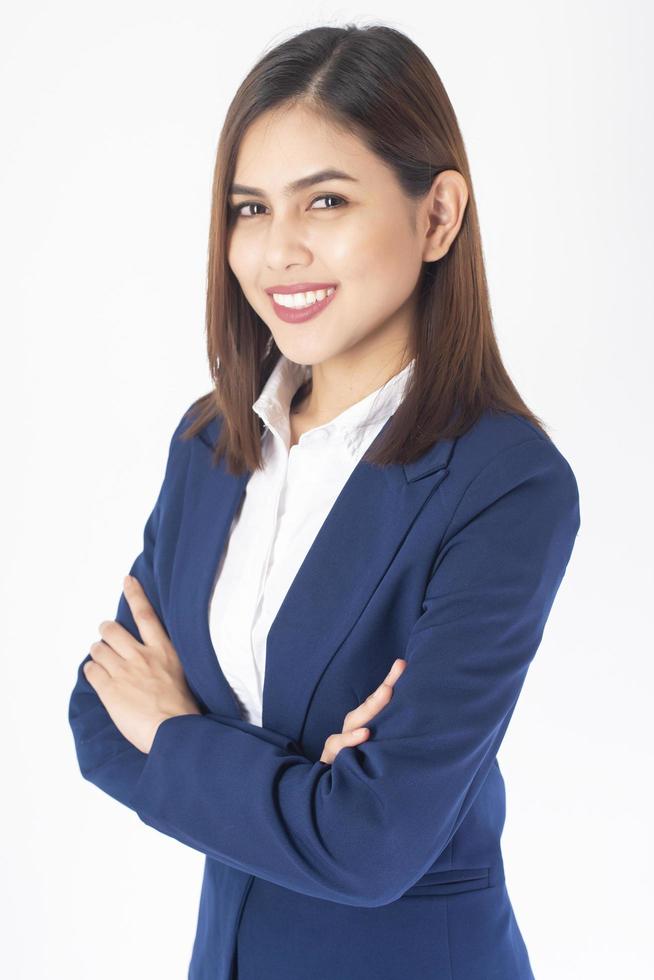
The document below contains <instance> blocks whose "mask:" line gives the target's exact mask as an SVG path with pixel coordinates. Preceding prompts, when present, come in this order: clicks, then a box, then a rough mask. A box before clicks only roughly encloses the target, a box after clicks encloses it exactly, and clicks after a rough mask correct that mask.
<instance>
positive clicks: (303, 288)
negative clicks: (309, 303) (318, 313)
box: [266, 282, 338, 296]
mask: <svg viewBox="0 0 654 980" xmlns="http://www.w3.org/2000/svg"><path fill="white" fill-rule="evenodd" d="M337 285H338V284H337V283H335V282H294V283H293V285H292V286H268V288H267V289H266V292H267V293H268V295H269V296H272V294H273V293H310V292H311V293H315V292H316V290H317V289H331V287H332V286H334V287H336V286H337Z"/></svg>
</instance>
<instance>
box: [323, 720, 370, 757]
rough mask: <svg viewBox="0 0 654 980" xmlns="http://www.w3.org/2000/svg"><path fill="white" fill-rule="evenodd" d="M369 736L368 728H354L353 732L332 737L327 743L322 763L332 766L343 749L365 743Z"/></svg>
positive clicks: (340, 733)
mask: <svg viewBox="0 0 654 980" xmlns="http://www.w3.org/2000/svg"><path fill="white" fill-rule="evenodd" d="M369 734H370V732H369V731H368V729H367V728H354V729H353V730H352V731H348V732H339V733H335V734H334V735H330V736H329V738H328V739H327V740H326V742H325V746H324V748H323V750H322V755H321V756H320V761H321V762H327V763H329V764H331V763H332V762H333V761H334V759H335V758H336V756H337V755H338V753H339V752H340V751H341V749H344V748H346V747H347V746H351V745H358V744H359V742H363V741H365V739H366V738H367V737H368V735H369Z"/></svg>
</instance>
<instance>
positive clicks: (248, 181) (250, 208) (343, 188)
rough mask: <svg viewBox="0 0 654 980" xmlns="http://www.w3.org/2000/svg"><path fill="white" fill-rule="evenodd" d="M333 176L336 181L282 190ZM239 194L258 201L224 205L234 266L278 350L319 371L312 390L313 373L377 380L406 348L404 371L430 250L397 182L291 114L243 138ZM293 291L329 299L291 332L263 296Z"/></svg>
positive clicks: (363, 155) (363, 152)
mask: <svg viewBox="0 0 654 980" xmlns="http://www.w3.org/2000/svg"><path fill="white" fill-rule="evenodd" d="M328 169H329V170H332V169H333V170H336V169H337V170H338V171H340V172H341V173H342V174H343V176H340V177H329V178H323V179H321V180H318V181H316V182H312V183H311V184H310V185H309V184H307V185H306V186H303V187H298V188H295V189H289V185H290V184H292V183H293V182H294V181H297V180H298V179H300V178H304V177H307V176H309V175H314V174H316V173H318V172H320V171H326V170H328ZM234 183H235V185H245V186H247V187H249V188H256V189H257V190H256V191H255V192H252V193H250V192H239V193H232V194H231V195H230V199H229V200H230V205H231V207H232V218H231V224H230V234H229V248H228V261H229V265H230V268H231V269H232V272H233V273H234V275H235V276H236V278H237V280H238V281H239V283H240V286H241V288H242V290H243V293H244V294H245V297H246V299H247V300H248V302H249V303H250V305H251V306H252V307H253V308H254V310H255V311H256V312H257V313H258V314H259V316H260V317H261V319H262V320H263V321H264V323H266V324H267V326H268V327H269V328H270V331H271V333H272V335H273V337H274V339H275V343H276V344H277V346H278V347H279V348H280V350H281V351H282V352H283V353H284V354H285V355H286V356H287V357H288V358H289V359H290V360H292V361H295V362H297V363H299V364H311V365H314V380H315V377H316V370H315V367H316V366H322V369H323V371H324V370H325V368H327V367H328V366H329V370H331V367H334V368H338V369H339V370H341V371H342V370H344V371H345V372H346V373H347V374H351V373H352V372H354V371H356V370H358V369H359V368H360V367H361V365H362V364H364V363H365V364H368V365H371V364H372V365H375V364H376V365H377V368H378V370H380V371H383V370H384V365H392V364H397V362H398V359H401V358H402V357H403V351H404V348H405V346H406V345H409V350H408V355H407V356H406V357H405V358H404V360H402V364H404V363H406V361H407V360H408V359H409V356H412V353H411V346H410V345H411V337H412V327H413V318H414V316H415V310H414V302H415V289H416V286H417V284H418V281H419V277H420V273H421V268H422V262H423V260H424V258H425V255H426V246H428V245H429V239H426V238H425V232H424V227H423V226H422V223H421V222H419V221H418V222H417V221H416V216H417V214H418V212H417V211H416V204H415V202H413V201H411V200H410V199H409V198H408V197H407V196H406V195H405V194H404V192H403V191H402V189H401V187H400V185H399V184H398V182H397V179H396V177H395V175H394V174H393V172H392V171H391V170H389V169H388V168H387V167H386V165H385V164H384V163H383V162H382V161H381V160H380V159H379V158H378V157H377V156H376V155H375V154H373V153H372V152H371V151H370V150H369V149H368V148H367V147H366V146H365V145H364V144H363V143H362V142H361V141H360V140H359V139H358V138H356V137H354V136H352V135H349V134H344V133H342V132H340V131H339V130H337V129H336V128H334V127H333V126H332V125H331V124H329V123H327V122H326V121H325V120H324V119H323V118H322V117H320V116H318V115H316V114H315V113H312V112H310V111H308V110H307V109H305V108H298V107H294V108H292V109H288V108H286V109H283V110H275V111H272V112H269V113H266V114H265V115H263V116H260V117H259V118H258V119H257V120H255V122H254V123H253V124H252V125H251V126H250V127H249V129H248V130H247V132H246V134H245V136H244V138H243V140H242V141H241V145H240V148H239V153H238V157H237V161H236V168H235V174H234ZM298 284H300V285H301V286H302V289H303V291H304V290H305V289H310V288H311V285H312V284H314V287H315V286H317V285H320V284H323V285H324V284H327V285H328V286H329V285H333V286H334V287H335V292H334V294H333V296H332V298H331V299H327V302H319V303H318V304H317V307H316V310H315V311H314V312H313V315H311V316H309V317H306V316H305V314H301V313H298V311H297V310H296V311H295V312H294V314H293V316H294V317H295V318H296V319H295V322H288V319H287V318H285V317H284V311H283V310H278V309H277V308H276V306H275V304H274V302H273V297H272V296H270V295H269V294H268V293H267V292H266V290H267V289H269V288H270V287H273V286H296V285H298ZM304 284H307V285H306V286H305V285H304ZM305 298H307V297H305ZM308 298H310V297H308ZM287 317H288V314H287ZM398 369H399V366H398Z"/></svg>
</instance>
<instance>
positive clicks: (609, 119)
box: [0, 0, 654, 980]
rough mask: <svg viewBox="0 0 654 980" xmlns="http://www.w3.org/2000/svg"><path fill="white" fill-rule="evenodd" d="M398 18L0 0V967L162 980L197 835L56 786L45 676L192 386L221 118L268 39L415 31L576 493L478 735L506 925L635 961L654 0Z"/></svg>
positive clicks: (639, 908) (585, 951)
mask: <svg viewBox="0 0 654 980" xmlns="http://www.w3.org/2000/svg"><path fill="white" fill-rule="evenodd" d="M398 12H400V11H398V6H397V4H396V3H391V2H389V0H385V2H379V3H376V4H375V5H374V8H368V7H365V6H363V7H359V6H349V5H344V6H338V7H336V6H332V5H330V4H327V3H324V4H313V5H312V4H306V3H302V4H299V3H298V4H294V3H288V2H284V0H280V2H277V3H275V4H272V5H270V6H264V4H263V3H262V2H261V0H259V2H258V3H255V4H254V6H253V5H252V4H250V5H249V6H248V7H247V8H245V7H243V5H239V4H237V5H236V6H235V9H233V10H232V9H230V8H229V6H227V7H223V8H222V9H219V7H218V4H217V3H210V2H208V0H207V2H200V0H185V3H184V4H183V5H182V4H181V3H180V2H178V3H171V2H169V0H156V2H154V0H153V2H144V0H129V2H125V0H112V2H111V3H108V2H107V3H104V4H99V3H92V4H89V3H85V2H81V0H79V2H72V0H60V2H58V3H56V4H54V3H46V2H45V0H41V2H32V3H29V4H22V5H19V4H14V5H12V10H11V11H8V10H5V12H4V15H3V28H2V31H1V32H0V34H1V40H0V112H1V123H2V125H1V138H2V143H3V149H2V153H1V154H0V213H1V215H2V217H1V220H0V249H1V252H0V258H1V260H2V289H1V290H0V322H1V324H2V340H3V349H4V352H5V355H4V357H3V362H2V363H3V371H2V375H3V383H2V386H1V397H2V415H3V418H4V424H3V445H4V453H3V457H4V458H3V464H4V465H3V473H4V476H3V480H2V483H1V487H2V494H3V505H2V508H1V510H0V513H1V514H2V542H3V546H2V552H3V559H4V560H3V562H2V570H1V575H2V580H1V587H2V597H1V599H2V616H1V627H0V628H1V630H2V636H1V650H2V679H3V699H2V706H3V710H2V712H1V715H0V724H1V725H2V731H1V732H0V745H2V750H3V756H2V782H1V785H2V796H3V805H2V808H1V811H0V813H1V815H0V820H1V822H2V841H3V849H2V868H1V869H0V874H1V879H2V888H1V890H0V900H1V901H2V908H1V909H0V921H1V923H2V925H1V933H2V935H1V937H0V940H1V941H0V972H1V973H2V975H3V976H5V977H11V978H12V980H23V978H29V980H51V978H53V980H88V978H90V977H93V980H109V978H112V980H113V978H115V977H121V980H143V978H151V977H157V978H158V980H180V978H182V977H185V976H186V969H187V964H188V960H189V958H190V951H191V945H192V940H193V936H194V930H195V922H196V914H197V906H198V901H199V894H200V881H201V873H202V861H203V859H202V855H200V854H199V853H198V852H196V851H193V850H191V849H189V848H186V847H185V846H184V845H182V844H180V843H178V842H176V841H174V840H172V839H171V838H168V837H165V836H164V835H162V834H159V833H158V832H156V831H154V830H152V829H151V828H149V827H147V826H146V825H144V824H143V823H142V822H141V821H140V820H139V819H138V817H137V816H136V814H134V813H132V812H131V811H129V810H127V809H126V808H123V807H121V806H120V805H119V804H118V803H116V802H114V801H113V800H112V799H111V798H109V797H107V796H104V794H102V793H101V792H100V791H99V790H97V789H96V788H95V787H94V786H93V785H91V784H90V783H87V782H85V781H84V780H83V779H82V777H81V776H80V774H79V771H78V769H77V763H76V758H75V753H74V746H73V740H72V734H71V732H70V729H69V727H68V722H67V704H68V697H69V694H70V691H71V689H72V686H73V684H74V680H75V674H76V671H77V667H78V664H79V663H80V661H81V660H82V659H83V657H84V656H85V655H86V653H87V652H88V648H89V646H90V644H91V643H92V642H94V641H95V640H97V639H99V635H98V625H99V623H100V621H101V620H103V619H112V618H114V616H115V612H116V606H117V602H118V597H119V595H120V591H121V588H122V577H123V575H124V574H125V573H127V572H128V570H129V567H130V565H131V563H132V561H133V559H134V557H135V556H136V555H137V554H138V552H139V551H140V548H141V540H142V538H141V536H142V531H143V524H144V522H145V518H146V517H147V515H148V513H149V511H150V508H151V507H152V505H153V503H154V499H155V496H156V493H157V491H158V488H159V485H160V481H161V478H162V476H163V468H164V465H165V458H166V453H167V447H168V440H169V438H170V435H171V433H172V430H173V428H174V425H175V424H176V422H177V421H178V420H179V418H180V416H181V413H182V411H183V410H184V409H185V408H186V407H187V406H188V404H189V403H190V402H191V401H192V400H193V399H194V398H196V397H197V396H198V395H200V394H202V393H203V392H205V391H207V390H208V388H209V386H210V379H209V372H208V367H207V365H206V358H205V348H204V285H205V275H206V249H207V235H208V221H209V203H210V184H211V174H212V167H213V161H214V154H215V148H216V142H217V138H218V133H219V130H220V127H221V125H222V120H223V115H224V112H225V110H226V107H227V105H228V103H229V102H230V101H231V99H232V97H233V94H234V92H235V90H236V87H237V85H238V84H239V83H240V81H241V79H242V77H243V76H244V75H245V74H246V72H247V71H248V70H249V69H250V67H251V66H252V65H253V64H254V62H255V61H256V60H257V59H258V58H259V57H260V55H261V54H262V53H263V51H264V48H266V49H267V48H268V47H270V46H272V45H273V44H275V43H278V42H279V41H281V40H284V39H285V38H286V37H288V36H290V35H292V34H295V33H297V32H298V31H300V30H303V29H305V28H307V27H312V26H317V25H318V24H321V23H329V24H332V25H339V24H343V23H347V22H352V21H355V22H357V23H359V24H364V23H371V22H375V21H378V22H383V23H386V24H388V25H389V26H394V27H397V28H398V29H400V30H402V31H404V32H405V33H407V34H409V35H410V36H411V37H412V38H413V39H414V40H416V41H417V43H418V44H420V45H421V47H422V48H423V49H424V50H425V51H426V53H427V54H428V56H429V57H430V58H431V60H432V61H433V63H434V65H435V66H436V68H437V70H438V71H439V73H440V75H441V78H442V80H443V82H444V84H445V87H446V89H447V90H448V93H449V95H450V97H451V99H452V102H453V104H454V107H455V110H456V112H457V115H458V118H459V122H460V125H461V128H462V131H463V135H464V139H465V143H466V147H467V151H468V154H469V157H470V163H471V167H472V174H473V184H474V189H475V193H476V196H477V201H478V205H479V209H480V216H481V222H482V234H483V243H484V250H485V255H486V260H487V269H488V276H489V281H490V288H491V299H492V302H493V309H494V315H495V322H496V330H497V334H498V337H499V340H500V345H501V349H502V352H503V356H504V359H505V362H506V364H507V366H508V368H509V371H510V372H511V374H512V377H513V379H514V381H515V382H516V384H517V387H518V389H519V390H520V392H521V394H522V395H523V397H524V398H525V399H526V401H527V403H528V404H529V406H530V407H531V408H532V409H533V410H535V411H536V412H537V414H538V415H540V416H541V417H542V418H543V419H544V420H545V422H546V423H548V424H549V427H550V433H551V435H552V437H553V438H554V441H555V442H556V443H557V445H558V446H559V448H560V449H561V451H562V452H563V453H564V455H565V456H566V457H567V458H568V460H569V462H570V463H571V465H572V467H573V469H574V471H575V474H576V476H577V480H578V483H579V488H580V496H581V529H580V532H579V535H578V538H577V542H576V545H575V550H574V553H573V556H572V559H571V562H570V565H569V567H568V571H567V574H566V576H565V579H564V581H563V584H562V586H561V588H560V591H559V594H558V596H557V598H556V601H555V604H554V608H553V610H552V613H551V616H550V619H549V622H548V624H547V627H546V630H545V635H544V638H543V641H542V644H541V647H540V649H539V651H538V653H537V655H536V658H535V660H534V663H533V664H532V666H531V668H530V672H529V675H528V678H527V681H526V683H525V687H524V689H523V692H522V695H521V698H520V701H519V703H518V707H517V708H516V711H515V713H514V716H513V719H512V722H511V725H510V728H509V731H508V733H507V736H506V738H505V742H504V745H503V746H502V749H501V752H500V764H501V767H502V771H503V774H504V778H505V781H506V786H507V820H506V825H505V830H504V835H503V838H502V844H503V851H504V858H505V867H506V875H507V884H508V888H509V893H510V896H511V899H512V902H513V905H514V908H515V912H516V916H517V918H518V922H519V925H520V927H521V930H522V932H523V935H524V938H525V941H526V943H527V946H528V949H529V954H530V957H531V960H532V964H533V967H534V972H535V974H536V976H537V977H538V980H579V978H592V980H602V978H610V980H615V978H616V977H620V978H629V980H640V978H645V977H646V976H650V975H651V973H650V971H651V969H652V963H651V956H650V953H649V951H650V949H651V906H650V901H651V880H652V872H653V870H654V869H653V867H652V860H651V859H652V847H651V838H652V827H651V813H652V810H651V806H650V799H648V794H649V791H650V784H651V761H652V745H651V740H650V739H649V738H648V736H649V733H650V731H651V725H650V718H651V704H650V701H651V690H652V689H651V681H652V653H653V649H652V627H651V618H650V617H651V609H652V596H653V595H654V582H653V580H652V557H651V556H652V546H653V544H654V542H653V535H652V519H651V512H652V436H651V431H652V421H653V420H652V414H651V408H650V397H649V395H647V394H646V388H647V385H648V382H649V381H650V376H651V358H652V342H651V337H652V328H653V327H654V320H653V318H652V312H651V311H652V299H651V288H652V271H651V270H652V260H653V258H654V256H653V254H652V165H653V163H654V161H653V154H652V131H651V118H652V105H651V101H648V100H647V93H648V92H651V91H652V90H653V86H654V79H653V78H652V59H651V37H652V28H653V26H654V24H653V23H652V8H651V5H649V4H647V3H646V2H645V0H642V2H641V3H637V2H633V0H631V2H623V3H622V4H621V5H620V6H618V5H617V3H615V2H613V3H610V4H609V3H605V2H581V0H576V2H575V0H548V2H547V3H544V2H538V3H536V2H531V3H524V2H498V0H496V2H494V3H492V4H489V3H486V2H472V0H458V2H457V3H439V2H437V0H436V2H432V3H430V4H429V5H428V6H427V7H426V6H425V5H424V4H422V3H419V2H415V0H406V2H404V3H403V4H402V5H401V13H402V14H403V17H402V19H398V18H397V17H396V14H397V13H398ZM648 501H649V503H648ZM648 742H649V745H648ZM262 980H263V978H262ZM457 980H465V978H463V977H462V978H457Z"/></svg>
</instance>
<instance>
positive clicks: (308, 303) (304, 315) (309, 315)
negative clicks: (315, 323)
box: [268, 286, 338, 323]
mask: <svg viewBox="0 0 654 980" xmlns="http://www.w3.org/2000/svg"><path fill="white" fill-rule="evenodd" d="M337 288H338V287H337V286H329V287H328V288H326V289H318V290H316V291H315V292H308V293H281V294H280V293H276V294H275V295H277V296H284V297H285V299H284V301H282V302H281V303H278V302H277V300H276V299H275V295H273V294H272V293H269V294H268V295H269V296H270V302H271V303H272V306H273V310H274V311H275V313H276V314H277V316H278V317H279V318H280V320H284V321H285V322H286V323H303V322H304V321H305V320H311V319H313V317H315V316H318V314H319V313H322V311H323V310H324V309H326V308H327V307H328V306H329V304H330V303H331V301H332V300H333V298H334V296H335V295H336V289H337ZM296 295H301V297H302V304H301V305H296V300H295V296H296ZM287 303H288V304H289V305H286V304H287ZM291 303H292V304H293V305H290V304H291Z"/></svg>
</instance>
